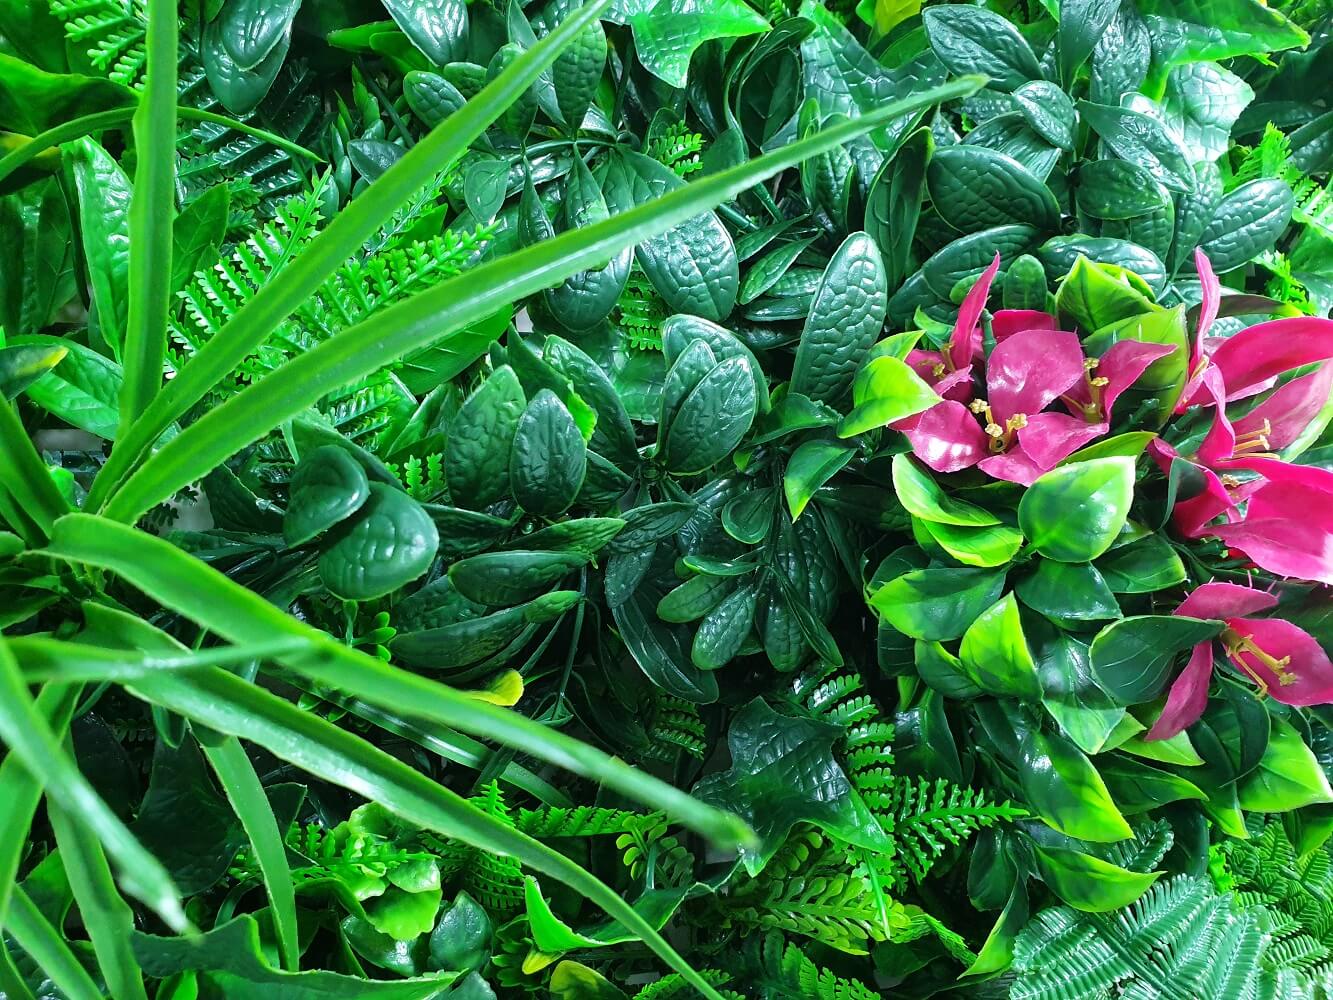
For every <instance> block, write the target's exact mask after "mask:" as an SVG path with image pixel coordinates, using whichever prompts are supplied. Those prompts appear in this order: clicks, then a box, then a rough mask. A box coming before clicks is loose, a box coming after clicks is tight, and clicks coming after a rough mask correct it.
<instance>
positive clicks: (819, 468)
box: [782, 439, 856, 521]
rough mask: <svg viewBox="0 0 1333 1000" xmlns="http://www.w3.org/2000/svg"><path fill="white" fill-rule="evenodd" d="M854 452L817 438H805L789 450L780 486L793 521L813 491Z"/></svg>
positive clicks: (839, 468) (833, 474)
mask: <svg viewBox="0 0 1333 1000" xmlns="http://www.w3.org/2000/svg"><path fill="white" fill-rule="evenodd" d="M855 454H856V449H855V448H850V447H848V446H847V445H845V444H839V443H838V442H837V441H826V440H821V439H815V440H812V441H806V442H805V443H803V444H802V445H800V447H798V448H797V449H796V450H795V451H794V452H792V456H791V458H790V459H788V461H787V469H786V471H785V472H784V473H783V476H782V490H783V493H784V494H785V495H786V497H787V507H788V509H789V510H790V511H791V519H792V520H793V521H794V520H796V519H797V518H798V517H800V516H801V512H802V511H804V510H805V507H806V504H808V503H809V502H810V499H811V498H812V497H813V496H814V495H815V492H816V491H817V490H818V489H819V488H820V487H821V486H823V485H824V484H825V483H827V482H828V481H829V480H830V479H832V478H833V477H834V476H835V475H837V474H838V472H839V471H841V470H842V468H843V467H844V466H846V465H847V463H848V462H850V461H851V460H852V456H853V455H855Z"/></svg>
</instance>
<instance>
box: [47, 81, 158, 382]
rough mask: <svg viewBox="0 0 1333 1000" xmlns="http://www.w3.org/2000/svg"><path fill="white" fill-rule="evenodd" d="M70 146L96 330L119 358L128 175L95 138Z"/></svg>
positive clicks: (125, 306) (125, 299)
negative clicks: (94, 140)
mask: <svg viewBox="0 0 1333 1000" xmlns="http://www.w3.org/2000/svg"><path fill="white" fill-rule="evenodd" d="M173 106H174V105H173ZM174 144H175V143H174V130H173V145H174ZM66 148H67V150H68V156H69V157H70V161H71V165H72V169H73V172H74V183H75V185H76V187H77V188H78V192H79V224H80V225H79V228H80V230H81V231H82V233H83V253H84V256H85V258H86V259H87V262H88V264H87V267H88V286H89V292H90V293H91V296H92V305H93V308H94V309H95V310H96V325H97V331H98V334H99V335H100V337H101V338H102V340H103V341H105V342H106V344H107V345H108V346H109V347H110V348H111V350H112V353H113V354H114V355H115V357H116V359H117V360H119V359H120V358H121V354H122V351H123V349H124V346H125V324H126V317H127V314H128V312H129V298H130V296H129V267H130V259H129V258H130V252H129V245H130V201H131V185H130V179H129V178H128V177H126V176H125V172H124V171H123V170H121V169H120V165H119V164H118V163H116V161H115V160H113V159H112V158H111V155H110V154H109V153H107V151H106V150H105V149H103V148H102V147H101V146H99V145H97V143H95V142H93V141H92V140H91V139H81V140H79V141H78V142H76V143H71V144H70V146H68V147H66Z"/></svg>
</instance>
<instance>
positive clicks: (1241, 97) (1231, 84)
mask: <svg viewBox="0 0 1333 1000" xmlns="http://www.w3.org/2000/svg"><path fill="white" fill-rule="evenodd" d="M1253 100H1254V91H1253V90H1251V89H1250V86H1249V84H1247V83H1246V82H1245V81H1244V80H1242V79H1241V78H1240V77H1238V76H1236V75H1235V74H1234V73H1232V72H1230V71H1228V70H1225V69H1223V68H1222V67H1221V66H1219V65H1217V64H1216V63H1212V62H1196V63H1190V64H1189V65H1185V66H1177V67H1176V68H1174V69H1173V70H1172V71H1171V73H1170V75H1169V76H1167V78H1166V93H1165V94H1164V95H1163V96H1162V111H1163V112H1164V114H1165V116H1166V119H1167V121H1169V122H1170V123H1171V124H1173V125H1174V126H1175V127H1176V130H1177V131H1178V132H1180V133H1181V135H1183V136H1184V137H1185V144H1186V146H1187V147H1188V149H1189V152H1190V155H1191V157H1192V158H1193V159H1194V160H1195V161H1196V162H1197V161H1203V162H1207V163H1212V162H1213V161H1215V160H1216V159H1217V158H1218V157H1220V156H1222V154H1224V153H1225V152H1226V151H1227V144H1228V141H1229V140H1230V137H1231V129H1232V127H1233V126H1234V125H1235V124H1236V119H1237V118H1239V117H1240V114H1241V112H1242V111H1244V110H1245V108H1246V106H1247V105H1248V104H1249V103H1250V102H1251V101H1253Z"/></svg>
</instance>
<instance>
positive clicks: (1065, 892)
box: [1032, 844, 1162, 913]
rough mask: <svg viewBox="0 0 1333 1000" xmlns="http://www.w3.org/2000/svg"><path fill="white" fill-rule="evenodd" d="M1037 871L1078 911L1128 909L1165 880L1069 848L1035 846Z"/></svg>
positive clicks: (1057, 893)
mask: <svg viewBox="0 0 1333 1000" xmlns="http://www.w3.org/2000/svg"><path fill="white" fill-rule="evenodd" d="M1032 855H1033V857H1034V858H1035V859H1036V862H1037V872H1038V873H1039V874H1040V875H1041V879H1042V881H1043V882H1045V883H1046V884H1047V885H1048V886H1050V889H1051V891H1052V892H1054V893H1055V894H1056V895H1057V896H1059V897H1060V898H1061V899H1062V900H1064V901H1065V902H1066V903H1068V904H1069V905H1070V906H1072V907H1073V908H1074V909H1076V910H1082V911H1084V912H1085V913H1108V912H1110V911H1111V910H1118V909H1120V908H1121V907H1122V906H1128V905H1129V904H1130V903H1132V902H1134V900H1136V899H1138V898H1139V897H1140V896H1142V895H1143V894H1144V893H1145V892H1147V891H1148V887H1149V886H1150V885H1152V884H1153V883H1154V882H1156V881H1157V879H1158V878H1160V877H1161V874H1162V873H1161V872H1150V873H1147V874H1145V873H1143V872H1132V871H1129V870H1127V869H1125V868H1121V867H1120V866H1119V865H1113V864H1111V863H1110V862H1109V861H1103V860H1102V859H1101V858H1096V857H1093V856H1092V855H1091V854H1084V853H1083V852H1081V851H1075V850H1070V849H1069V848H1065V847H1043V846H1042V845H1041V844H1033V845H1032Z"/></svg>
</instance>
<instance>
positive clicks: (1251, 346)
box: [1212, 316, 1333, 399]
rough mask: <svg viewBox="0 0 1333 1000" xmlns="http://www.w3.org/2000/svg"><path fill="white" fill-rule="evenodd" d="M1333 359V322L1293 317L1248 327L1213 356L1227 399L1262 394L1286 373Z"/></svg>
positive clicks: (1308, 317) (1228, 340) (1314, 318)
mask: <svg viewBox="0 0 1333 1000" xmlns="http://www.w3.org/2000/svg"><path fill="white" fill-rule="evenodd" d="M1329 358H1333V320H1327V319H1320V318H1318V317H1316V316H1291V317H1289V318H1287V319H1275V320H1272V321H1270V322H1268V323H1259V324H1258V325H1256V326H1250V327H1246V328H1245V329H1244V330H1241V331H1240V332H1239V333H1237V334H1236V335H1235V336H1234V337H1229V338H1228V339H1226V340H1225V341H1223V342H1222V344H1221V345H1220V346H1219V347H1218V348H1217V350H1216V351H1215V352H1214V353H1213V358H1212V363H1213V364H1214V365H1216V366H1217V367H1218V368H1219V369H1221V371H1222V378H1223V379H1224V380H1225V382H1226V386H1227V398H1228V399H1243V398H1244V397H1246V396H1253V395H1254V394H1255V393H1256V392H1262V391H1263V389H1264V388H1266V387H1267V385H1268V383H1269V381H1270V380H1271V379H1273V378H1275V377H1276V376H1278V375H1281V374H1282V373H1283V372H1287V371H1291V369H1293V368H1300V367H1302V366H1304V365H1312V364H1314V363H1315V362H1318V361H1326V360H1328V359H1329Z"/></svg>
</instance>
